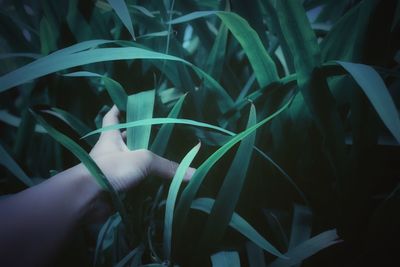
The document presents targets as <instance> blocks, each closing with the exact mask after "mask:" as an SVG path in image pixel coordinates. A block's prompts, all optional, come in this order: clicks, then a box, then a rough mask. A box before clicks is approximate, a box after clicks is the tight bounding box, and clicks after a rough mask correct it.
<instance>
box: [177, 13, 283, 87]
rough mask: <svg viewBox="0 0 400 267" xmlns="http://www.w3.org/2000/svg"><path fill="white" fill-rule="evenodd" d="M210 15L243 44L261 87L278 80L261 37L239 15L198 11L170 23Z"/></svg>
mask: <svg viewBox="0 0 400 267" xmlns="http://www.w3.org/2000/svg"><path fill="white" fill-rule="evenodd" d="M210 15H217V16H218V17H219V18H220V19H221V20H222V22H223V23H224V24H225V25H226V26H227V27H228V28H229V30H230V31H231V32H232V34H233V35H234V36H235V38H236V39H237V40H238V42H239V43H240V44H241V46H242V47H243V50H244V52H245V53H246V55H247V57H248V58H249V61H250V64H251V66H252V68H253V70H254V73H255V75H256V77H257V81H258V83H259V85H260V87H265V86H267V85H268V84H270V83H271V82H274V81H276V80H278V74H277V72H276V68H275V65H274V63H273V61H272V59H271V57H270V56H269V55H268V53H267V51H266V50H265V48H264V46H263V44H262V42H261V40H260V37H259V36H258V34H257V33H256V32H255V31H254V30H253V29H252V28H251V27H250V25H249V24H248V23H247V21H246V20H244V19H243V18H242V17H240V16H239V15H237V14H235V13H231V12H225V11H198V12H193V13H190V14H187V15H184V16H182V17H179V18H176V19H173V20H171V21H170V22H169V23H170V24H177V23H183V22H187V21H191V20H194V19H198V18H202V17H205V16H210Z"/></svg>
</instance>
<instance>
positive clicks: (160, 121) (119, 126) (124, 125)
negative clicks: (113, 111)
mask: <svg viewBox="0 0 400 267" xmlns="http://www.w3.org/2000/svg"><path fill="white" fill-rule="evenodd" d="M170 123H175V124H186V125H191V126H196V127H203V128H209V129H212V130H216V131H219V132H222V133H225V134H228V135H232V136H233V135H235V133H233V132H231V131H228V130H225V129H224V128H221V127H218V126H215V125H212V124H208V123H204V122H199V121H194V120H188V119H174V118H152V119H145V120H138V121H132V122H126V123H119V124H115V125H110V126H106V127H102V128H100V129H97V130H94V131H92V132H90V133H88V134H86V135H85V136H83V137H82V138H86V137H88V136H91V135H94V134H98V133H101V132H104V131H111V130H118V129H123V128H131V127H139V126H146V125H156V124H170Z"/></svg>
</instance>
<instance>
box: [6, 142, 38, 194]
mask: <svg viewBox="0 0 400 267" xmlns="http://www.w3.org/2000/svg"><path fill="white" fill-rule="evenodd" d="M0 155H1V156H0V165H3V166H4V167H5V168H7V169H8V170H9V171H10V172H11V173H12V174H14V176H15V177H17V178H18V180H20V181H21V182H22V183H23V184H25V185H26V186H27V187H31V186H34V185H35V183H34V182H33V181H32V180H31V178H29V177H28V175H26V173H25V172H24V171H23V170H22V169H21V167H20V166H18V164H17V163H16V162H15V161H14V159H13V158H12V157H11V156H10V154H8V152H7V151H6V150H5V149H4V147H3V146H2V145H1V144H0Z"/></svg>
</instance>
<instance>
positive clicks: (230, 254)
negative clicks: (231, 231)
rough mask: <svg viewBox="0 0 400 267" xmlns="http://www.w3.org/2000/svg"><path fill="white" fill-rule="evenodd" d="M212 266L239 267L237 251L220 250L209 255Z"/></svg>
mask: <svg viewBox="0 0 400 267" xmlns="http://www.w3.org/2000/svg"><path fill="white" fill-rule="evenodd" d="M211 263H212V266H213V267H240V258H239V253H237V252H236V251H221V252H218V253H215V254H213V255H211Z"/></svg>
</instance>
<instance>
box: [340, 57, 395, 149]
mask: <svg viewBox="0 0 400 267" xmlns="http://www.w3.org/2000/svg"><path fill="white" fill-rule="evenodd" d="M336 62H337V63H338V64H339V65H341V66H342V67H343V68H344V69H345V70H346V71H347V72H348V73H349V74H350V75H351V76H352V77H353V79H354V80H355V81H356V82H357V84H358V85H359V86H360V88H361V89H362V90H363V92H364V93H365V95H366V96H367V97H368V99H369V101H370V102H371V104H372V106H373V107H374V108H375V110H376V112H377V113H378V115H379V117H380V118H381V119H382V121H383V123H384V124H385V125H386V127H387V128H388V129H389V131H390V132H391V133H392V134H393V136H394V137H395V138H396V140H397V142H398V143H400V118H399V113H398V111H397V108H396V105H395V104H394V102H393V99H392V97H391V96H390V94H389V90H388V89H387V87H386V85H385V83H384V81H383V80H382V78H381V77H380V76H379V74H378V73H377V72H376V71H375V70H374V68H372V67H370V66H368V65H364V64H357V63H350V62H344V61H336Z"/></svg>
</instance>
